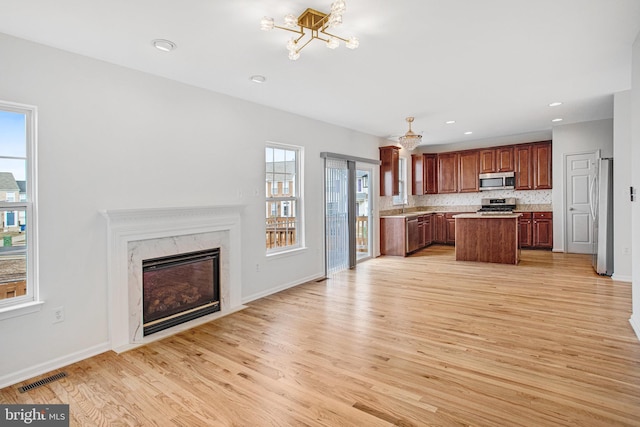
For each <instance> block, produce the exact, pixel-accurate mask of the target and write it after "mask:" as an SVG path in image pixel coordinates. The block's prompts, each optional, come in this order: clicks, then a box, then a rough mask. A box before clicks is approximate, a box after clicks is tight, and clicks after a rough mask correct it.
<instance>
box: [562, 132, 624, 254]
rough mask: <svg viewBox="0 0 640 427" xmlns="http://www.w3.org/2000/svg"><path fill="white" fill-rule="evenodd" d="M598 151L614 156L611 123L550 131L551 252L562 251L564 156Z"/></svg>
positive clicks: (605, 155)
mask: <svg viewBox="0 0 640 427" xmlns="http://www.w3.org/2000/svg"><path fill="white" fill-rule="evenodd" d="M597 149H600V155H601V156H602V157H612V156H613V119H605V120H595V121H592V122H582V123H574V124H567V125H562V126H556V127H554V128H553V192H552V196H551V198H552V203H553V250H554V251H557V252H563V251H564V250H565V227H564V226H565V219H564V218H565V211H564V196H565V192H564V186H565V183H564V156H565V155H567V154H573V153H585V152H589V151H594V150H597Z"/></svg>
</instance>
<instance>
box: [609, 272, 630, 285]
mask: <svg viewBox="0 0 640 427" xmlns="http://www.w3.org/2000/svg"><path fill="white" fill-rule="evenodd" d="M611 280H613V281H615V282H627V283H631V282H632V280H631V276H621V275H619V274H616V273H613V274H612V275H611Z"/></svg>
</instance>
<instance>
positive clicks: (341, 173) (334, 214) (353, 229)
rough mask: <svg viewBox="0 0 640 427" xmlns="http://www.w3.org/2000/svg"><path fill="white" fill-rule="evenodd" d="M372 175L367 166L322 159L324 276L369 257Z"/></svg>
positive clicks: (347, 161) (334, 159)
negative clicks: (323, 182)
mask: <svg viewBox="0 0 640 427" xmlns="http://www.w3.org/2000/svg"><path fill="white" fill-rule="evenodd" d="M372 173H373V167H371V166H370V165H367V164H360V163H359V162H356V161H354V160H347V159H337V158H325V241H326V243H325V251H326V274H332V273H336V272H338V271H341V270H345V269H347V268H353V267H355V266H356V262H357V261H359V260H362V259H365V258H369V257H370V256H371V253H372V250H371V247H372V242H371V240H372V239H371V226H370V225H371V212H372V205H371V203H372V201H371V198H370V193H369V185H370V183H371V181H370V179H371V176H372Z"/></svg>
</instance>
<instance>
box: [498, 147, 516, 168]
mask: <svg viewBox="0 0 640 427" xmlns="http://www.w3.org/2000/svg"><path fill="white" fill-rule="evenodd" d="M513 170H514V168H513V147H511V146H508V147H498V148H496V172H513Z"/></svg>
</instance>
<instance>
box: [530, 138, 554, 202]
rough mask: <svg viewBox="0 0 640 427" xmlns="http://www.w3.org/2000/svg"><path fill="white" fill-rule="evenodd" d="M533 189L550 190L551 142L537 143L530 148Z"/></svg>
mask: <svg viewBox="0 0 640 427" xmlns="http://www.w3.org/2000/svg"><path fill="white" fill-rule="evenodd" d="M532 150H533V153H532V155H533V156H532V159H533V189H534V190H543V189H549V188H552V182H551V141H545V142H539V143H537V144H534V145H533V146H532Z"/></svg>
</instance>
